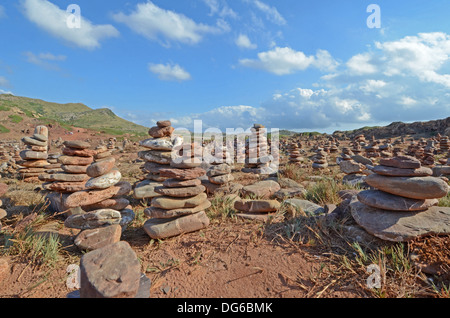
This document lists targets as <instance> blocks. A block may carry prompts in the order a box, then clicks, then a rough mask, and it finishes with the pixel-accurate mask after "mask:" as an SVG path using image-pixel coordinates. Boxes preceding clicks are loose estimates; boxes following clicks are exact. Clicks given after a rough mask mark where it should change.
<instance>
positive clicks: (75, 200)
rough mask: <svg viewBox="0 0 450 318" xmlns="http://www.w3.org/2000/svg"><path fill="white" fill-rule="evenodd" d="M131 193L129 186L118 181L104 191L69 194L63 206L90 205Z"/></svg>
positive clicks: (127, 183) (124, 182)
mask: <svg viewBox="0 0 450 318" xmlns="http://www.w3.org/2000/svg"><path fill="white" fill-rule="evenodd" d="M130 191H131V184H130V183H129V182H126V181H120V182H119V183H117V184H116V185H114V186H112V187H109V188H108V189H104V190H85V191H79V192H75V193H72V194H70V195H69V196H67V197H66V198H65V200H64V205H65V206H67V207H68V208H75V207H78V206H82V205H91V204H95V203H98V202H101V201H104V200H106V199H109V198H113V197H120V196H123V195H127V194H128V193H129V192H130Z"/></svg>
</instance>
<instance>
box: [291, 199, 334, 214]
mask: <svg viewBox="0 0 450 318" xmlns="http://www.w3.org/2000/svg"><path fill="white" fill-rule="evenodd" d="M283 205H290V206H292V207H294V208H295V209H298V210H301V211H303V212H305V213H306V214H309V215H318V214H322V213H325V209H324V208H323V207H321V206H320V205H318V204H315V203H313V202H311V201H308V200H300V199H287V200H284V201H283Z"/></svg>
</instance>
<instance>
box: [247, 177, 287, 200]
mask: <svg viewBox="0 0 450 318" xmlns="http://www.w3.org/2000/svg"><path fill="white" fill-rule="evenodd" d="M280 189H281V187H280V185H279V184H278V183H277V182H276V181H273V180H265V181H259V182H256V183H254V184H251V185H248V186H245V187H243V188H242V189H241V193H242V195H243V196H246V195H247V196H253V197H256V198H260V199H268V198H270V197H271V196H272V195H273V194H275V192H277V191H278V190H280Z"/></svg>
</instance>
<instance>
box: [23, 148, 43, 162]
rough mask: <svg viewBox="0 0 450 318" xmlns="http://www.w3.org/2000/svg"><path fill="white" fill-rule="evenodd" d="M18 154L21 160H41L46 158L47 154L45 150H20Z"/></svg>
mask: <svg viewBox="0 0 450 318" xmlns="http://www.w3.org/2000/svg"><path fill="white" fill-rule="evenodd" d="M19 155H20V158H22V159H23V160H43V159H47V158H48V154H47V153H46V152H40V151H32V150H22V151H21V152H20V153H19Z"/></svg>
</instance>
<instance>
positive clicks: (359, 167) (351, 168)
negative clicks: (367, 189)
mask: <svg viewBox="0 0 450 318" xmlns="http://www.w3.org/2000/svg"><path fill="white" fill-rule="evenodd" d="M339 167H340V169H341V171H342V172H343V173H346V174H352V173H361V172H362V171H363V170H364V169H366V166H365V165H363V164H361V163H358V162H356V161H353V160H344V161H341V163H340V164H339Z"/></svg>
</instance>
